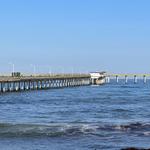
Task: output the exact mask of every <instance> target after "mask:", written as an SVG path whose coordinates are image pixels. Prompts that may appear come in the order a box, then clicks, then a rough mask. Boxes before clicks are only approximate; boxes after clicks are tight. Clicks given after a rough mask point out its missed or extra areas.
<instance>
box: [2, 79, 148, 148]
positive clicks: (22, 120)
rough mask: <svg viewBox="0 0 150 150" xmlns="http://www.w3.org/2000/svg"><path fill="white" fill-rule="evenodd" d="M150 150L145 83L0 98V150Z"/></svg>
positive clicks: (44, 91)
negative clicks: (129, 149)
mask: <svg viewBox="0 0 150 150" xmlns="http://www.w3.org/2000/svg"><path fill="white" fill-rule="evenodd" d="M127 147H137V148H150V80H148V81H147V83H146V84H144V83H143V81H142V80H138V83H137V84H134V83H133V80H129V82H128V83H127V84H125V83H124V80H120V81H119V83H116V82H115V80H111V82H110V83H108V84H105V85H101V86H82V87H74V88H62V89H49V90H41V91H28V92H16V93H15V92H14V93H4V94H0V150H120V149H123V148H127Z"/></svg>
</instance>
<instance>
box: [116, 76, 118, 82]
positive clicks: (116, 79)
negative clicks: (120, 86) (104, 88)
mask: <svg viewBox="0 0 150 150" xmlns="http://www.w3.org/2000/svg"><path fill="white" fill-rule="evenodd" d="M116 82H117V83H118V82H119V77H118V75H117V76H116Z"/></svg>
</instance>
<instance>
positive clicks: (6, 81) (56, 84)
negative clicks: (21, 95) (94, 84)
mask: <svg viewBox="0 0 150 150" xmlns="http://www.w3.org/2000/svg"><path fill="white" fill-rule="evenodd" d="M90 84H91V76H90V75H88V74H82V75H81V74H80V75H79V74H74V75H55V76H23V77H6V76H5V77H0V93H4V92H19V91H27V90H41V89H51V88H64V87H75V86H85V85H90Z"/></svg>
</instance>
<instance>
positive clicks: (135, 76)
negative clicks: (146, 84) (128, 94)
mask: <svg viewBox="0 0 150 150" xmlns="http://www.w3.org/2000/svg"><path fill="white" fill-rule="evenodd" d="M134 83H135V84H136V83H137V75H134Z"/></svg>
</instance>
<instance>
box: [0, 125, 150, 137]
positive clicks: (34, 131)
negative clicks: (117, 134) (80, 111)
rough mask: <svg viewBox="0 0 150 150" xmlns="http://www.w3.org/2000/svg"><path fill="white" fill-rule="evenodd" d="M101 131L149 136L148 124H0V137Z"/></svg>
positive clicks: (51, 135) (61, 134) (57, 135)
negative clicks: (137, 133) (136, 133)
mask: <svg viewBox="0 0 150 150" xmlns="http://www.w3.org/2000/svg"><path fill="white" fill-rule="evenodd" d="M101 131H106V132H107V131H108V132H110V131H123V132H130V131H131V132H134V131H135V132H136V131H138V132H141V134H142V135H145V136H150V123H145V124H142V123H131V124H126V125H101V124H82V123H81V124H76V123H75V124H71V123H64V124H54V123H52V124H48V125H39V124H9V123H0V137H42V136H46V137H60V136H77V135H84V134H97V133H101Z"/></svg>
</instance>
